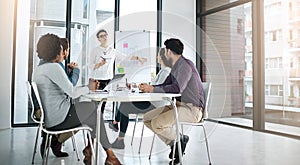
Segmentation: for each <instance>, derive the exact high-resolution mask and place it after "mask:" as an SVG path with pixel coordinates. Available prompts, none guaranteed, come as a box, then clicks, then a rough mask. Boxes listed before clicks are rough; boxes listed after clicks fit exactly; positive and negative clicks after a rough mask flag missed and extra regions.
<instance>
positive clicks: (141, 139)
mask: <svg viewBox="0 0 300 165" xmlns="http://www.w3.org/2000/svg"><path fill="white" fill-rule="evenodd" d="M142 115H143V114H142V113H139V114H136V117H135V122H134V127H133V132H132V138H131V146H132V143H133V138H134V134H135V128H136V124H137V122H138V120H139V116H142ZM144 127H145V125H144V124H143V127H142V133H141V138H140V145H139V151H138V153H139V154H140V153H141V145H142V141H143V135H144Z"/></svg>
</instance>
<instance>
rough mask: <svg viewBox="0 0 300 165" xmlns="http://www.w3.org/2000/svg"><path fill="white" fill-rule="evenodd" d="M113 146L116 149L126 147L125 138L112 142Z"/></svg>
mask: <svg viewBox="0 0 300 165" xmlns="http://www.w3.org/2000/svg"><path fill="white" fill-rule="evenodd" d="M111 148H116V149H124V148H125V144H124V139H120V140H119V139H118V138H117V139H116V140H115V141H114V142H113V143H112V144H111Z"/></svg>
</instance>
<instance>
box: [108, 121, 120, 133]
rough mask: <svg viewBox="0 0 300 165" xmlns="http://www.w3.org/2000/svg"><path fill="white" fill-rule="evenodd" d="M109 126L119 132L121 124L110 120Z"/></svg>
mask: <svg viewBox="0 0 300 165" xmlns="http://www.w3.org/2000/svg"><path fill="white" fill-rule="evenodd" d="M108 126H109V128H110V129H112V130H113V131H115V132H119V125H118V123H117V124H113V121H111V122H109V124H108Z"/></svg>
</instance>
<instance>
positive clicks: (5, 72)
mask: <svg viewBox="0 0 300 165" xmlns="http://www.w3.org/2000/svg"><path fill="white" fill-rule="evenodd" d="M0 6H1V9H0V11H1V14H0V22H1V30H0V43H1V44H0V58H1V60H0V67H1V68H0V75H1V83H0V92H1V97H0V106H1V107H0V129H5V128H10V118H11V117H10V112H11V78H12V69H11V68H12V57H13V21H14V19H13V15H14V1H0Z"/></svg>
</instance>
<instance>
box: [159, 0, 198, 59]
mask: <svg viewBox="0 0 300 165" xmlns="http://www.w3.org/2000/svg"><path fill="white" fill-rule="evenodd" d="M162 3H163V4H162V46H164V45H163V43H164V41H165V40H166V39H168V38H178V39H180V40H181V41H182V42H183V44H184V50H183V56H185V57H186V58H188V59H190V60H192V61H193V62H194V63H195V62H196V55H195V53H196V14H195V13H196V12H195V10H196V7H195V4H196V1H195V0H164V1H163V2H162Z"/></svg>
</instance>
